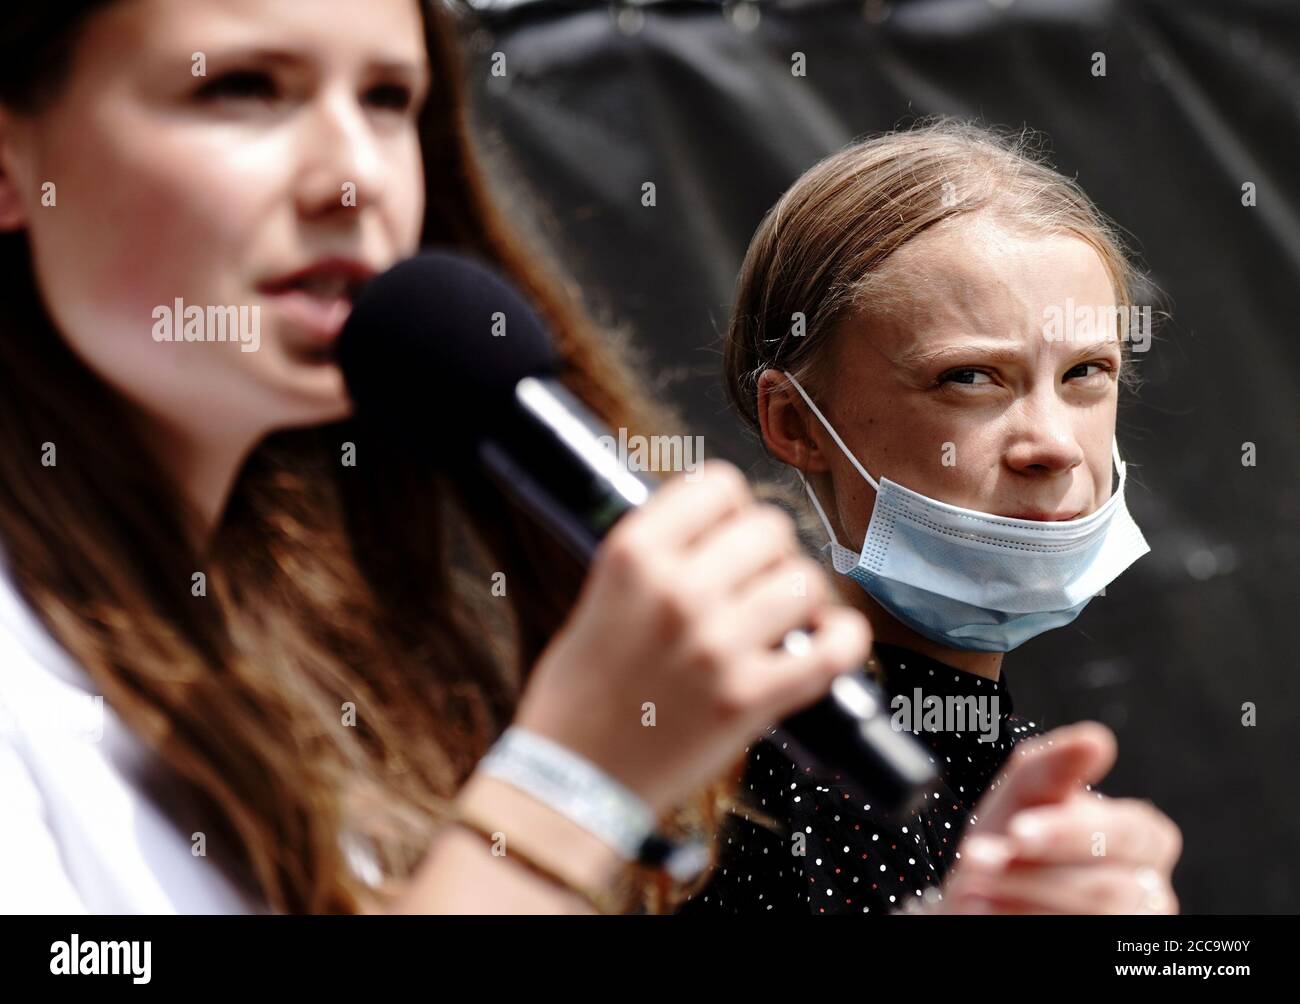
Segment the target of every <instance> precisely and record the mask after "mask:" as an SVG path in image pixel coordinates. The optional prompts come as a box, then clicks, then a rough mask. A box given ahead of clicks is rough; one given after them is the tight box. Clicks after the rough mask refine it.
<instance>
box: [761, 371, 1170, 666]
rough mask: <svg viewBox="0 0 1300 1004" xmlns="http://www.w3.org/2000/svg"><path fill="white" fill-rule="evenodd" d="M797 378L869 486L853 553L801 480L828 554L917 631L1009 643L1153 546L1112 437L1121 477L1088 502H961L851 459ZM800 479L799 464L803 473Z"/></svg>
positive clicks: (1061, 613) (1078, 605)
mask: <svg viewBox="0 0 1300 1004" xmlns="http://www.w3.org/2000/svg"><path fill="white" fill-rule="evenodd" d="M785 376H786V378H787V379H788V380H789V381H790V383H791V384H792V385H793V386H794V388H795V390H797V391H798V392H799V394H800V396H802V397H803V399H804V401H805V402H807V404H808V407H809V408H811V409H812V412H813V414H814V415H816V416H817V418H818V419H819V420H820V421H821V423H822V425H824V426H825V427H826V431H827V432H829V433H830V434H831V438H832V439H834V440H835V443H836V445H838V446H839V448H840V449H841V450H843V451H844V455H845V456H846V457H848V458H849V461H850V462H851V463H852V464H853V466H854V467H856V468H857V470H858V473H859V474H861V475H862V476H863V477H864V478H866V479H867V482H868V483H869V484H870V485H871V487H872V488H874V489H875V490H876V503H875V506H874V508H873V509H872V512H871V523H870V525H869V526H868V527H867V535H866V538H865V539H864V540H863V542H862V551H861V553H855V552H854V551H852V550H850V549H849V548H847V547H844V546H842V545H841V544H840V542H839V541H838V540H836V539H835V531H834V530H832V529H831V524H830V521H829V520H828V519H827V518H826V513H825V512H824V511H823V510H822V507H821V503H819V502H818V501H817V496H816V494H814V492H813V490H812V488H811V487H809V485H808V482H807V481H804V488H805V489H806V490H807V492H808V496H809V498H811V499H812V503H813V507H814V508H815V509H816V510H817V515H818V516H820V517H821V521H822V525H823V526H825V527H826V533H827V534H828V535H829V536H830V543H829V544H827V547H829V548H830V553H831V562H832V564H833V565H834V566H835V570H836V571H837V572H839V573H840V574H841V575H847V576H848V577H849V578H851V579H854V580H855V581H856V582H858V583H859V584H861V586H862V588H863V589H865V590H866V591H867V592H868V593H869V594H871V596H872V597H873V598H874V599H875V600H876V601H877V602H878V603H879V604H880V605H881V606H882V607H884V608H885V609H886V610H888V611H889V612H890V613H891V614H893V615H894V616H895V617H897V618H898V619H899V620H900V621H902V622H903V623H904V624H906V625H907V626H908V627H910V628H912V629H913V630H914V631H916V632H918V633H919V634H921V635H923V636H925V637H926V638H929V639H930V640H931V641H934V642H938V643H939V644H941V645H946V646H948V647H950V648H956V649H967V650H973V651H977V652H1010V651H1011V650H1012V649H1013V648H1016V647H1017V646H1018V645H1022V644H1024V643H1025V642H1027V641H1028V640H1029V639H1030V638H1033V637H1035V636H1037V635H1040V634H1042V633H1043V632H1044V631H1050V630H1052V628H1058V627H1062V626H1063V625H1065V624H1069V623H1070V622H1071V621H1073V620H1074V619H1075V618H1076V617H1078V616H1079V614H1080V613H1081V612H1082V611H1083V608H1084V607H1086V606H1087V605H1088V603H1089V602H1090V601H1091V600H1092V598H1093V597H1094V596H1096V595H1097V594H1098V593H1099V592H1101V591H1102V590H1103V589H1105V588H1106V586H1107V585H1109V584H1110V583H1111V582H1113V581H1115V579H1116V578H1118V577H1119V574H1120V573H1121V572H1123V571H1124V569H1126V568H1128V566H1129V565H1131V564H1133V562H1135V561H1137V559H1138V558H1140V557H1142V555H1144V554H1146V553H1147V552H1148V551H1150V550H1151V548H1150V547H1149V546H1147V542H1146V540H1145V539H1144V538H1143V536H1142V531H1141V530H1139V529H1138V527H1137V524H1136V523H1134V522H1133V517H1132V516H1130V515H1129V511H1128V507H1127V506H1126V505H1125V504H1124V482H1125V467H1124V463H1123V462H1122V461H1121V460H1120V458H1119V446H1118V444H1114V443H1112V454H1113V457H1114V461H1115V467H1116V469H1117V470H1118V471H1119V487H1118V488H1116V489H1115V491H1114V493H1113V494H1112V495H1111V497H1110V498H1109V499H1108V500H1107V501H1106V503H1105V504H1104V505H1102V506H1101V507H1100V508H1099V509H1097V510H1096V511H1095V512H1092V513H1089V514H1088V515H1087V516H1083V517H1081V518H1079V519H1072V520H1065V521H1061V522H1041V521H1039V520H1030V519H1012V518H1010V517H1008V516H995V515H992V514H990V513H984V512H978V511H977V510H974V509H963V508H961V507H960V506H955V505H949V504H947V503H946V502H939V501H937V500H936V499H932V498H929V497H928V496H925V495H922V494H921V493H920V492H914V491H912V490H911V489H908V488H904V487H903V486H902V485H899V484H896V483H894V482H893V481H890V480H889V479H888V478H881V479H880V481H879V482H878V483H877V481H876V480H875V479H874V478H873V477H872V476H871V475H870V474H868V473H867V471H866V469H865V468H864V467H863V466H862V465H861V464H860V463H858V460H857V458H856V457H855V456H854V455H853V454H852V452H850V450H849V448H848V447H847V446H845V445H844V441H843V440H842V439H840V437H839V434H838V433H837V432H836V431H835V430H834V429H833V428H831V424H830V423H829V422H828V421H826V417H825V416H824V415H823V414H822V413H821V411H820V410H819V409H818V408H817V405H815V404H813V402H812V398H810V397H809V396H808V394H807V393H806V392H805V391H804V389H803V387H801V386H800V385H799V381H797V380H796V379H795V378H794V377H792V376H790V374H789V373H786V374H785ZM800 478H801V480H802V475H800Z"/></svg>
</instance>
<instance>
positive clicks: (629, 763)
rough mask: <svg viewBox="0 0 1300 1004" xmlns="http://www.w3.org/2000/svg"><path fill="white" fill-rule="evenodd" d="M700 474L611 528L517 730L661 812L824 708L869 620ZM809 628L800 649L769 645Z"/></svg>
mask: <svg viewBox="0 0 1300 1004" xmlns="http://www.w3.org/2000/svg"><path fill="white" fill-rule="evenodd" d="M703 473H704V476H703V477H702V478H701V479H700V480H699V481H698V482H696V483H691V482H689V481H687V480H685V479H684V478H677V479H675V480H673V481H670V482H668V483H667V484H666V485H665V486H664V487H663V488H662V489H660V490H659V491H658V492H657V493H656V494H655V495H654V496H652V497H651V499H650V501H648V502H647V503H646V504H645V505H644V506H643V507H642V508H640V509H639V510H637V511H634V512H632V513H629V514H628V515H627V516H625V517H624V518H623V519H622V520H620V522H619V523H618V524H617V525H616V526H615V527H614V528H613V529H612V530H611V531H610V532H609V535H608V536H607V537H606V538H605V541H604V544H603V546H602V547H601V548H600V549H599V550H598V551H597V553H596V556H595V560H594V561H593V563H592V567H591V572H590V574H589V575H588V577H587V580H586V583H585V586H584V589H583V592H582V595H581V596H580V598H579V600H578V603H577V606H576V608H575V610H574V611H573V614H572V616H571V617H570V619H569V621H568V623H567V624H566V625H565V627H564V629H563V630H562V631H561V632H560V633H559V634H558V635H556V637H555V639H554V640H553V641H552V643H551V645H550V646H549V647H548V648H547V650H546V652H545V653H544V654H543V656H542V659H541V661H540V662H539V664H538V666H537V668H536V669H535V670H534V672H533V675H532V679H531V681H530V684H529V688H528V690H527V692H526V693H525V695H524V698H523V702H522V704H521V706H520V708H519V712H518V716H517V719H516V721H517V722H518V723H519V724H521V725H524V726H526V727H529V728H532V729H533V730H534V731H537V732H540V733H542V734H545V735H548V736H551V737H552V738H554V739H556V740H557V741H559V742H562V743H563V744H564V745H566V746H567V747H569V748H570V749H573V750H574V751H575V752H578V753H581V754H583V755H584V756H587V757H588V758H589V759H591V760H593V761H595V762H597V763H600V764H601V765H602V766H604V767H605V769H606V770H608V771H609V772H610V773H611V774H613V775H614V776H615V777H617V778H619V779H620V780H621V781H622V782H623V783H624V784H626V785H627V786H628V787H630V788H632V789H633V790H634V791H636V792H637V793H638V794H640V795H641V797H642V798H644V799H645V800H646V801H647V802H648V803H649V804H650V805H651V806H653V807H654V808H655V809H657V810H663V809H667V808H669V807H671V806H673V805H675V804H678V803H679V802H680V801H682V800H683V799H684V798H685V797H687V796H688V795H689V794H691V793H692V792H695V791H698V790H699V789H700V788H702V787H703V786H704V785H705V784H706V783H708V782H709V781H710V780H712V779H713V778H715V777H717V776H718V774H719V773H720V772H721V771H722V770H724V769H725V768H726V766H727V765H728V764H729V763H731V762H732V761H734V760H735V758H736V756H737V753H738V751H739V750H740V748H741V747H742V746H743V745H744V744H745V743H746V742H749V741H750V740H751V739H753V737H754V736H755V735H757V734H758V733H759V731H760V730H761V729H762V728H763V727H764V726H765V725H767V724H769V723H771V722H773V721H775V720H777V719H779V718H781V717H783V716H784V715H786V714H788V713H790V712H792V711H794V710H796V709H798V708H800V707H803V706H804V705H807V704H810V703H811V702H812V701H814V700H815V699H816V698H818V697H820V696H822V695H823V694H824V693H825V692H826V691H827V689H828V688H829V686H830V684H831V681H832V679H833V678H834V677H836V676H837V675H839V674H840V673H843V672H844V671H846V670H848V669H851V668H852V667H853V666H856V665H858V664H860V662H861V661H862V660H863V659H864V658H865V657H866V655H867V651H868V648H869V644H870V632H869V628H868V627H867V622H866V619H865V618H864V617H863V616H862V615H861V614H859V613H858V612H856V611H854V610H851V609H849V608H848V607H845V606H842V605H839V604H837V603H834V602H833V601H832V598H831V597H832V591H831V589H830V586H829V584H828V583H827V581H826V577H825V574H824V573H823V572H822V570H821V568H820V567H819V566H818V565H817V564H816V563H815V562H813V561H812V560H810V559H808V558H806V557H804V556H803V555H802V554H801V553H800V550H799V545H798V541H797V539H796V536H795V532H794V527H793V524H792V523H791V521H790V520H789V518H788V517H787V516H786V515H785V514H784V513H782V512H781V511H780V510H778V509H776V508H775V507H773V506H770V505H763V504H759V503H758V502H756V501H755V500H754V498H753V496H752V495H751V494H750V491H749V488H748V487H747V485H746V484H745V480H744V478H743V477H742V475H741V474H740V473H739V472H738V471H737V470H736V469H735V468H734V467H732V466H730V465H728V464H722V463H718V462H710V463H708V464H706V465H705V466H704V472H703ZM805 625H807V626H808V627H809V629H810V630H809V634H810V638H809V643H808V645H807V651H806V653H803V654H799V655H793V654H791V653H789V652H788V651H786V650H785V649H783V648H781V647H780V642H781V640H782V638H783V637H784V636H785V634H786V633H787V632H789V631H791V630H793V629H795V628H800V627H803V626H805ZM648 712H649V713H653V716H654V718H653V720H654V724H653V726H647V725H645V724H644V722H645V721H646V716H647V713H648Z"/></svg>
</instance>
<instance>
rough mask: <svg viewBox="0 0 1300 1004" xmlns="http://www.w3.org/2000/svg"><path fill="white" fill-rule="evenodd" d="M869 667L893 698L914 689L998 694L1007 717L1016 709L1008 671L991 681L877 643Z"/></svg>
mask: <svg viewBox="0 0 1300 1004" xmlns="http://www.w3.org/2000/svg"><path fill="white" fill-rule="evenodd" d="M867 668H868V670H872V671H874V672H875V675H876V676H877V679H878V680H879V682H880V685H881V687H882V688H883V689H884V690H885V692H886V693H888V694H889V696H890V697H893V696H895V695H897V694H901V693H910V692H911V691H912V690H913V689H914V688H916V687H920V688H921V689H922V690H924V691H925V692H926V693H930V694H936V695H940V696H947V695H950V694H951V695H954V696H966V695H972V696H976V697H978V696H979V695H981V694H984V695H986V696H994V695H996V696H997V697H998V707H999V711H1000V713H1001V715H1002V716H1003V717H1005V716H1007V715H1010V714H1011V713H1012V712H1013V711H1014V710H1015V709H1014V707H1013V705H1012V703H1011V691H1010V689H1009V688H1008V687H1007V683H1006V673H1005V672H1004V673H1001V674H999V676H998V678H997V679H996V680H990V679H988V677H984V676H980V675H978V674H977V673H971V672H968V671H967V670H964V669H958V668H957V667H956V666H950V665H948V664H947V663H946V662H940V661H939V660H938V659H934V658H931V657H930V656H928V655H922V654H921V653H920V652H916V651H913V650H912V649H909V648H903V647H902V646H901V645H889V644H885V643H884V642H876V643H875V645H873V646H872V654H871V659H870V660H869V661H868V662H867Z"/></svg>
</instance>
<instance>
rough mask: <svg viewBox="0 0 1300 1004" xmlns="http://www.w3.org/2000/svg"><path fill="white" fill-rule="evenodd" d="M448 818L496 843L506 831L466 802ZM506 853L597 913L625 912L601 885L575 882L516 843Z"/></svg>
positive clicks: (489, 841)
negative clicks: (489, 822)
mask: <svg viewBox="0 0 1300 1004" xmlns="http://www.w3.org/2000/svg"><path fill="white" fill-rule="evenodd" d="M449 822H452V823H457V824H459V825H460V826H462V827H464V828H465V829H467V830H469V831H470V832H471V833H476V834H478V835H479V836H480V837H482V838H483V839H484V840H486V841H487V842H488V843H489V844H492V845H495V844H496V842H497V834H500V835H501V837H502V838H504V837H505V832H504V831H502V830H499V829H498V830H494V829H493V828H492V827H490V826H488V825H487V824H486V823H484V822H482V821H481V820H480V819H478V818H477V817H475V816H474V815H473V814H472V813H468V812H466V811H465V809H464V807H463V806H459V805H457V806H455V809H454V813H453V815H452V816H451V817H450V819H449ZM506 855H507V856H509V857H513V858H514V859H515V860H517V861H518V862H519V863H520V864H522V865H524V866H525V867H527V868H528V869H529V870H530V871H532V872H534V873H535V874H537V875H540V876H541V877H542V878H544V879H548V880H549V881H551V882H554V883H555V884H556V885H559V886H563V887H564V888H565V889H567V890H569V891H570V892H572V893H574V894H576V895H578V896H580V897H582V899H584V900H586V902H587V904H588V905H589V906H591V908H592V909H593V910H595V911H596V912H597V913H602V914H621V913H624V912H625V911H624V910H623V909H622V907H621V906H620V905H619V903H618V901H617V899H616V898H615V897H614V896H613V895H611V894H609V893H606V892H604V891H602V890H599V889H588V888H586V887H585V886H582V885H580V884H578V883H577V882H574V881H573V880H572V879H570V878H568V877H566V876H564V875H561V874H560V873H559V872H558V871H556V870H555V869H554V868H552V867H550V866H549V865H546V864H543V863H542V862H541V861H539V860H538V859H537V858H536V857H534V856H533V855H531V854H529V853H528V852H527V851H524V850H520V848H519V847H518V846H517V845H514V844H512V845H511V846H510V847H508V848H507V849H506Z"/></svg>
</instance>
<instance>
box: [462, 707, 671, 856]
mask: <svg viewBox="0 0 1300 1004" xmlns="http://www.w3.org/2000/svg"><path fill="white" fill-rule="evenodd" d="M478 769H479V770H481V771H483V772H485V773H487V774H490V775H492V776H493V777H496V778H499V779H500V780H502V781H505V782H506V783H508V784H511V785H514V786H515V787H516V788H519V789H520V790H521V791H525V792H527V793H528V794H529V795H532V796H533V797H534V798H536V799H537V800H538V801H539V802H542V803H544V804H545V805H548V806H550V807H551V808H552V809H554V810H555V811H556V812H558V813H560V814H561V815H562V816H565V817H567V818H568V819H570V820H572V821H573V822H574V823H576V824H577V825H578V826H581V827H582V828H583V829H584V830H587V831H588V832H589V833H592V834H594V835H595V836H597V837H599V838H600V839H601V840H603V841H605V843H607V844H609V845H610V846H611V847H612V848H614V850H615V851H617V852H618V854H619V856H620V857H623V858H625V859H626V860H628V861H635V860H636V859H637V857H638V855H639V853H640V850H641V845H642V844H643V843H644V842H645V839H646V837H648V836H650V835H651V834H652V833H654V832H655V814H654V812H653V811H652V810H651V808H650V806H648V805H647V804H646V803H645V801H644V800H642V799H641V798H640V797H638V796H637V795H636V794H635V793H634V792H632V791H631V790H629V789H628V788H627V787H626V786H624V785H622V784H620V783H619V782H618V781H615V780H614V779H613V778H612V777H610V776H609V775H608V774H606V773H605V772H604V771H603V770H601V769H600V768H599V767H597V766H596V765H595V764H594V763H592V762H591V761H590V760H588V759H587V758H586V757H582V756H579V755H578V754H577V753H574V752H573V751H572V750H568V749H565V748H564V747H563V746H561V745H559V744H558V743H555V742H552V741H551V740H550V739H547V738H546V737H545V736H540V735H538V734H537V733H536V732H530V731H528V730H527V729H524V728H520V727H519V726H517V725H512V726H511V727H510V728H508V729H506V731H505V732H504V733H502V735H501V738H499V739H498V740H497V741H496V742H495V743H494V744H493V746H492V748H491V749H490V750H488V752H487V755H486V756H485V757H484V758H483V759H482V760H481V761H480V762H479V765H478Z"/></svg>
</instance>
